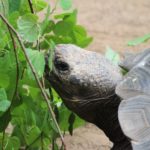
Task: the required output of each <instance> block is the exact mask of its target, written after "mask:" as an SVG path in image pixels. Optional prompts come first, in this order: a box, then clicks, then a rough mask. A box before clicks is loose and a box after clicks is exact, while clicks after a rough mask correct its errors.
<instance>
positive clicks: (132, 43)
mask: <svg viewBox="0 0 150 150" xmlns="http://www.w3.org/2000/svg"><path fill="white" fill-rule="evenodd" d="M149 39H150V34H147V35H144V36H143V37H139V38H137V39H135V40H133V41H129V42H128V46H136V45H139V44H141V43H144V42H146V41H148V40H149Z"/></svg>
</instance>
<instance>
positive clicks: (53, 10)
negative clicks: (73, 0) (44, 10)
mask: <svg viewBox="0 0 150 150" xmlns="http://www.w3.org/2000/svg"><path fill="white" fill-rule="evenodd" d="M58 2H59V0H56V3H55V6H54V8H53V9H52V11H51V12H50V15H52V14H53V13H54V12H55V10H56V8H57V5H58Z"/></svg>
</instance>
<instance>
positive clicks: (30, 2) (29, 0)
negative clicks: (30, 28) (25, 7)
mask: <svg viewBox="0 0 150 150" xmlns="http://www.w3.org/2000/svg"><path fill="white" fill-rule="evenodd" d="M28 3H29V6H30V9H31V13H32V14H34V9H33V6H32V1H31V0H28Z"/></svg>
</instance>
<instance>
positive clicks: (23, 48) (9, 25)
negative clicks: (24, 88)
mask: <svg viewBox="0 0 150 150" xmlns="http://www.w3.org/2000/svg"><path fill="white" fill-rule="evenodd" d="M0 17H1V19H2V20H3V22H4V23H5V24H6V25H7V26H8V27H9V28H10V29H11V31H12V32H13V33H14V34H15V35H16V38H17V39H18V42H19V44H20V46H21V49H22V51H23V53H24V56H25V58H26V60H27V62H28V64H29V66H30V68H31V71H32V73H33V75H34V77H35V79H36V81H37V84H38V86H39V88H40V90H41V93H42V95H43V97H44V100H45V101H46V103H47V106H48V109H49V112H50V114H51V116H52V119H53V121H54V123H55V125H56V127H57V130H58V133H59V135H60V138H61V141H62V143H63V145H64V149H65V150H66V145H65V142H64V138H63V135H62V133H61V130H60V128H59V126H58V123H57V121H56V118H55V114H54V112H53V109H52V107H51V105H50V103H49V99H48V97H47V94H46V92H45V90H44V89H43V88H42V85H41V82H40V80H39V78H38V76H37V74H36V71H35V69H34V67H33V65H32V63H31V61H30V59H29V57H28V55H27V53H26V48H25V46H24V44H23V42H22V40H21V37H20V36H19V34H18V33H17V32H16V30H15V29H14V28H13V26H12V25H11V24H9V22H8V21H7V20H6V18H5V17H4V16H3V15H2V14H0Z"/></svg>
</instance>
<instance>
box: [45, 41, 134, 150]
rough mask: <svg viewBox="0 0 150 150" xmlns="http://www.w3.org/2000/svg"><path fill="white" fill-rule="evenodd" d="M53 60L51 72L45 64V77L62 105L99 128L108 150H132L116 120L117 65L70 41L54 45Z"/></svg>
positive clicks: (117, 100) (117, 101)
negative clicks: (58, 96)
mask: <svg viewBox="0 0 150 150" xmlns="http://www.w3.org/2000/svg"><path fill="white" fill-rule="evenodd" d="M53 61H54V66H53V69H52V71H51V72H49V71H48V66H46V79H47V80H48V81H49V82H50V84H51V85H52V86H53V88H54V89H55V90H56V91H57V92H58V94H59V95H60V97H62V99H63V101H64V104H65V105H66V106H67V107H68V108H69V109H70V110H71V111H73V112H75V113H76V114H77V115H78V116H80V117H81V118H82V119H84V120H86V121H88V122H91V123H93V124H95V125H96V126H98V127H99V128H100V129H102V130H103V131H104V133H105V134H106V135H107V137H108V138H109V139H110V140H111V141H112V142H113V147H112V150H132V146H131V142H130V140H129V139H128V138H127V137H126V136H125V135H124V133H123V132H122V129H121V127H120V124H119V121H118V108H119V104H120V102H121V98H120V97H119V96H117V95H116V94H115V88H116V85H117V84H118V83H120V81H121V80H122V75H121V72H120V68H119V67H118V66H114V65H112V63H111V62H110V61H109V60H107V59H106V58H105V57H104V56H102V55H101V54H98V53H96V52H91V51H87V50H84V49H81V48H79V47H77V46H74V45H71V44H65V45H63V44H61V45H58V46H57V47H56V49H55V55H54V60H53Z"/></svg>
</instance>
